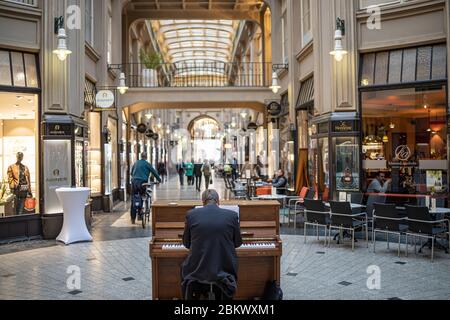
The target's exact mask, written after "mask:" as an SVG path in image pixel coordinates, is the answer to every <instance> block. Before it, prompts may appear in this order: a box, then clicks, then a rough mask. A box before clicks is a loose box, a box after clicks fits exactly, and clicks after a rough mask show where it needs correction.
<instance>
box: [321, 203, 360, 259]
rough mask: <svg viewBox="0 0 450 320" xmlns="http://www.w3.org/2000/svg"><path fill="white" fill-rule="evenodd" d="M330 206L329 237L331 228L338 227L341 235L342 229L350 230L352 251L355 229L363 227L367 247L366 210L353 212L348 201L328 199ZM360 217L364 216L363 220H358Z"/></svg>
mask: <svg viewBox="0 0 450 320" xmlns="http://www.w3.org/2000/svg"><path fill="white" fill-rule="evenodd" d="M330 207H331V223H330V228H329V230H330V231H329V236H330V238H331V230H332V229H338V230H339V234H340V235H342V233H343V231H344V230H347V231H350V232H351V234H352V251H354V249H355V230H358V229H360V228H362V227H365V228H364V229H365V230H366V242H367V247H369V233H368V222H367V213H366V212H362V213H353V212H352V207H351V205H350V202H338V201H330ZM361 217H365V220H364V221H362V220H360V218H361ZM341 238H342V237H341ZM330 244H331V240H330Z"/></svg>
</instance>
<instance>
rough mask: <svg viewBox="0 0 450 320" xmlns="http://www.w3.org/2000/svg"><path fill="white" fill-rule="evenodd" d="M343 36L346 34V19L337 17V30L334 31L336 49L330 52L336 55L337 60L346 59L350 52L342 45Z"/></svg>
mask: <svg viewBox="0 0 450 320" xmlns="http://www.w3.org/2000/svg"><path fill="white" fill-rule="evenodd" d="M343 36H345V20H342V19H341V18H337V19H336V31H335V33H334V50H333V51H331V52H330V54H331V55H332V56H334V60H336V61H337V62H340V61H342V59H344V56H345V55H346V54H348V52H347V51H346V50H345V49H344V47H343V45H342V38H343Z"/></svg>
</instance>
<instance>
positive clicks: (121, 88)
mask: <svg viewBox="0 0 450 320" xmlns="http://www.w3.org/2000/svg"><path fill="white" fill-rule="evenodd" d="M125 80H126V78H125V73H123V72H121V73H120V77H119V86H118V87H117V90H119V92H120V94H125V93H127V91H128V89H129V88H128V87H127V84H126V82H125Z"/></svg>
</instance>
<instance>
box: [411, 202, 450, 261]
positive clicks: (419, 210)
mask: <svg viewBox="0 0 450 320" xmlns="http://www.w3.org/2000/svg"><path fill="white" fill-rule="evenodd" d="M405 208H406V213H407V215H408V231H407V232H406V256H408V247H409V243H408V237H409V236H411V237H413V239H414V253H416V254H417V245H416V238H421V239H423V238H425V239H427V243H426V244H425V246H426V245H427V244H428V246H429V247H430V248H431V262H433V259H434V245H435V243H436V242H437V237H438V236H439V235H445V236H446V237H448V234H447V232H448V220H447V219H441V220H434V219H433V217H432V215H431V214H430V211H429V210H428V208H427V207H418V206H409V205H405ZM446 223H447V227H444V226H445V224H446ZM421 250H422V248H421V249H420V250H419V253H421Z"/></svg>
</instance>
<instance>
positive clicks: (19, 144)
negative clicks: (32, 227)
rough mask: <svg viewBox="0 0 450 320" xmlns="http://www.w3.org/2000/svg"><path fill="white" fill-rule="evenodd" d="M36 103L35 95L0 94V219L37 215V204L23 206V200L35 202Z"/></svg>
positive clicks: (36, 159)
mask: <svg viewBox="0 0 450 320" xmlns="http://www.w3.org/2000/svg"><path fill="white" fill-rule="evenodd" d="M38 101H39V99H38V95H36V94H28V93H27V94H25V93H16V92H15V93H11V92H0V128H1V129H0V217H8V216H14V215H23V214H33V213H37V212H39V206H38V204H36V207H35V208H32V207H28V208H27V207H26V206H25V201H26V198H27V196H32V197H33V198H36V199H39V183H38V179H39V175H38V168H39V165H38V163H39V162H38V161H39V152H38V146H39V142H38V141H39V134H38V128H39V126H38V117H37V114H38V112H37V111H38V109H37V108H38ZM18 153H20V154H21V156H20V159H18V157H17V156H18ZM18 160H20V164H18ZM20 173H22V174H20Z"/></svg>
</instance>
